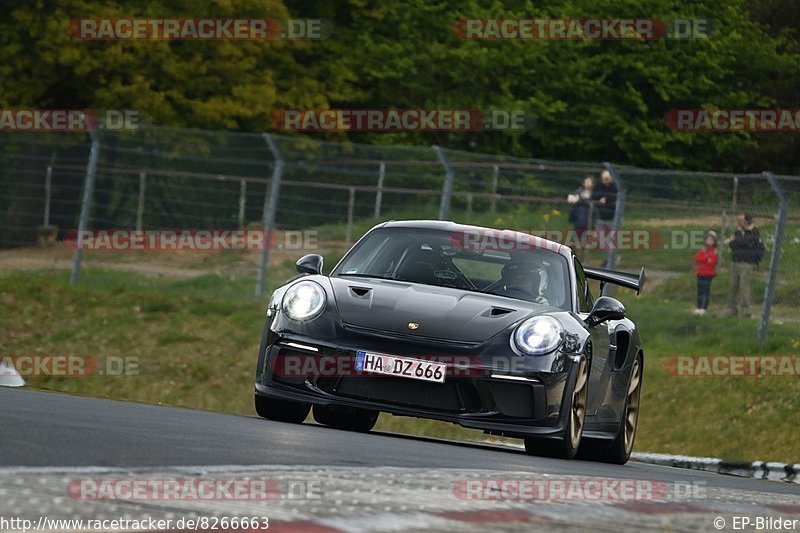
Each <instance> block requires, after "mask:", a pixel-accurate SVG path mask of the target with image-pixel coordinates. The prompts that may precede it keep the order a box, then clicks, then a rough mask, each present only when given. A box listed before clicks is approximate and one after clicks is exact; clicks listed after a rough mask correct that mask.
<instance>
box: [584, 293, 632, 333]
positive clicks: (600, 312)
mask: <svg viewBox="0 0 800 533" xmlns="http://www.w3.org/2000/svg"><path fill="white" fill-rule="evenodd" d="M623 318H625V306H624V305H622V302H620V301H619V300H617V299H616V298H612V297H611V296H601V297H599V298H598V299H597V301H596V302H595V303H594V307H592V310H591V311H590V312H589V316H588V317H586V325H588V326H589V327H591V326H596V325H598V324H602V323H603V322H607V321H609V320H621V319H623Z"/></svg>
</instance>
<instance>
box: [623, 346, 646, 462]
mask: <svg viewBox="0 0 800 533" xmlns="http://www.w3.org/2000/svg"><path fill="white" fill-rule="evenodd" d="M641 385H642V365H641V363H640V362H639V358H638V357H637V358H636V359H634V360H633V367H632V368H631V380H630V383H629V384H628V398H627V401H626V404H625V453H627V454H630V453H631V450H632V449H633V437H634V436H635V435H636V426H637V425H638V423H639V397H640V396H641V394H642V387H641Z"/></svg>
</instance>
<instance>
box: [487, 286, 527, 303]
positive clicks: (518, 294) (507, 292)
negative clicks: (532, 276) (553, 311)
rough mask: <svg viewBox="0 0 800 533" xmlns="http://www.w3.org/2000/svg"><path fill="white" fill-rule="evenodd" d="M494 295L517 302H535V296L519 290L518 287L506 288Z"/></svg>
mask: <svg viewBox="0 0 800 533" xmlns="http://www.w3.org/2000/svg"><path fill="white" fill-rule="evenodd" d="M496 294H499V295H500V296H507V297H509V298H516V299H518V300H526V301H528V302H533V301H534V300H536V296H535V295H534V294H533V293H531V292H528V291H526V290H524V289H520V288H519V287H506V288H504V289H503V290H502V291H500V292H498V293H496Z"/></svg>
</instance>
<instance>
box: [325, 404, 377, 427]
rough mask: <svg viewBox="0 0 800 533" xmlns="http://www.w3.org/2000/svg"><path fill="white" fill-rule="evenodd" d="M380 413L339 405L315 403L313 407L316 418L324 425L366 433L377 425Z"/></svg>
mask: <svg viewBox="0 0 800 533" xmlns="http://www.w3.org/2000/svg"><path fill="white" fill-rule="evenodd" d="M378 414H379V413H378V411H373V410H371V409H359V408H357V407H340V406H338V405H327V406H325V405H315V406H314V409H313V415H314V420H316V421H317V422H318V423H319V424H322V425H323V426H330V427H333V428H336V429H344V430H346V431H360V432H364V433H366V432H367V431H370V430H371V429H372V428H373V427H375V423H376V422H377V421H378Z"/></svg>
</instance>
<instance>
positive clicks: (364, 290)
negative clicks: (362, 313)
mask: <svg viewBox="0 0 800 533" xmlns="http://www.w3.org/2000/svg"><path fill="white" fill-rule="evenodd" d="M371 291H372V289H370V288H369V287H350V292H351V293H352V294H353V296H355V297H356V298H366V297H367V296H369V293H370V292H371Z"/></svg>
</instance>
